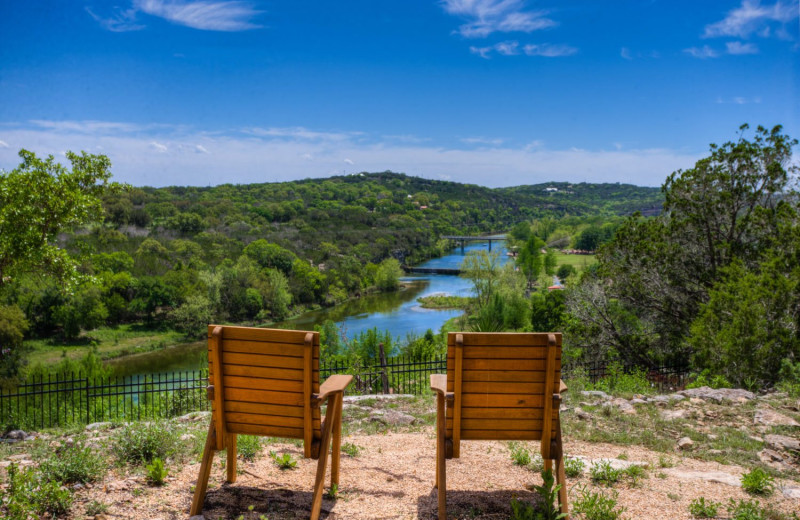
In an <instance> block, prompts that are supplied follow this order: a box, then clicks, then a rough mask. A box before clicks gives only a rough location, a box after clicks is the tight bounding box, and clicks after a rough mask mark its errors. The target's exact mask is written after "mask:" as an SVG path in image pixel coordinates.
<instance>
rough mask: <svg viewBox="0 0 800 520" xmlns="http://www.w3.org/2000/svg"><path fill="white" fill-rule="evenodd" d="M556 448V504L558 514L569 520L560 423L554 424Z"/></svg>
mask: <svg viewBox="0 0 800 520" xmlns="http://www.w3.org/2000/svg"><path fill="white" fill-rule="evenodd" d="M556 446H558V458H557V459H556V484H561V489H559V490H558V503H559V505H560V506H561V509H560V512H561V513H563V514H565V515H567V516H566V517H565V520H569V505H568V504H567V476H566V474H565V472H564V446H563V444H562V443H561V421H559V422H557V423H556Z"/></svg>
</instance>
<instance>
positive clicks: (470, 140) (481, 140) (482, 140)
mask: <svg viewBox="0 0 800 520" xmlns="http://www.w3.org/2000/svg"><path fill="white" fill-rule="evenodd" d="M461 142H462V143H465V144H484V145H490V146H500V145H501V144H503V140H502V139H498V138H494V139H489V138H487V137H465V138H463V139H461Z"/></svg>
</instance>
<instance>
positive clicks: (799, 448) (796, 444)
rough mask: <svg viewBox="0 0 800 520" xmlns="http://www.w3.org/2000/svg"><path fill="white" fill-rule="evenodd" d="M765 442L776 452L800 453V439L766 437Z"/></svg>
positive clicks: (775, 436)
mask: <svg viewBox="0 0 800 520" xmlns="http://www.w3.org/2000/svg"><path fill="white" fill-rule="evenodd" d="M764 442H766V443H767V446H769V447H770V448H773V449H776V450H786V451H796V452H800V439H795V438H794V437H787V436H786V435H766V436H764Z"/></svg>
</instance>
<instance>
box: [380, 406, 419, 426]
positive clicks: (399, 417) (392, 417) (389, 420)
mask: <svg viewBox="0 0 800 520" xmlns="http://www.w3.org/2000/svg"><path fill="white" fill-rule="evenodd" d="M369 420H370V421H372V422H380V423H383V424H386V425H391V426H397V425H401V424H402V425H407V424H414V422H415V421H416V420H417V419H416V417H414V416H412V415H408V414H407V413H403V412H398V411H397V410H374V411H373V412H372V413H370V414H369Z"/></svg>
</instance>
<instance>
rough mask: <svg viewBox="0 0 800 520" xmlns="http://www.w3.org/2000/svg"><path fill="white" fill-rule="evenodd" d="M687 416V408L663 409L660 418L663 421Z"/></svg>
mask: <svg viewBox="0 0 800 520" xmlns="http://www.w3.org/2000/svg"><path fill="white" fill-rule="evenodd" d="M687 417H689V410H684V409H680V410H663V411H662V412H661V418H662V419H664V420H665V421H674V420H675V419H686V418H687Z"/></svg>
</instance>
